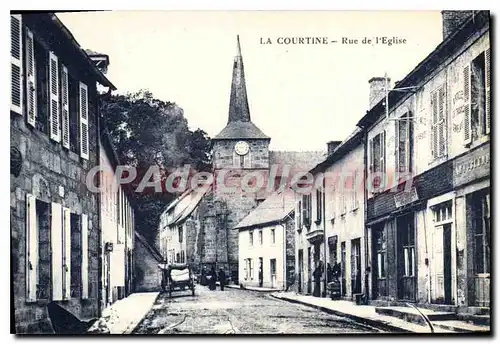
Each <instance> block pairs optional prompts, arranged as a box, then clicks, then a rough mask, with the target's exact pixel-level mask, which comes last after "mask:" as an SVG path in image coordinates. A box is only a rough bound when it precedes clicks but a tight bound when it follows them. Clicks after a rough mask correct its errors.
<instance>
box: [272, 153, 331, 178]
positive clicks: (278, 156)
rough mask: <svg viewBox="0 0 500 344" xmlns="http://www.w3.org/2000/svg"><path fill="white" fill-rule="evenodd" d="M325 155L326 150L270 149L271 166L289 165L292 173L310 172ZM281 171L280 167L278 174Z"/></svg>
mask: <svg viewBox="0 0 500 344" xmlns="http://www.w3.org/2000/svg"><path fill="white" fill-rule="evenodd" d="M325 157H326V151H302V152H300V151H269V166H273V165H277V166H281V167H283V166H288V167H289V168H290V172H291V173H295V172H308V171H309V170H310V169H311V168H313V167H314V166H316V165H317V164H318V163H320V162H321V161H323V160H324V159H325ZM280 172H282V169H280V168H278V171H277V174H279V173H280Z"/></svg>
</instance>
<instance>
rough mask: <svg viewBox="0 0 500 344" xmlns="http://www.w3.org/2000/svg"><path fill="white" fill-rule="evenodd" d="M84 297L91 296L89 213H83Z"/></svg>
mask: <svg viewBox="0 0 500 344" xmlns="http://www.w3.org/2000/svg"><path fill="white" fill-rule="evenodd" d="M81 225H82V228H81V230H82V231H81V233H82V299H88V297H89V243H88V240H89V232H88V229H89V219H88V216H87V214H82V221H81Z"/></svg>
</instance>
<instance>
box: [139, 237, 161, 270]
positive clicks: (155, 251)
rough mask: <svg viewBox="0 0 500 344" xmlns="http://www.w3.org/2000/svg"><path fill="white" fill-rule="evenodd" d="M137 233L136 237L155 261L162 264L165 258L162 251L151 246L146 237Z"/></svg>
mask: <svg viewBox="0 0 500 344" xmlns="http://www.w3.org/2000/svg"><path fill="white" fill-rule="evenodd" d="M134 233H135V237H136V238H137V239H138V240H139V241H140V242H141V243H142V244H143V245H144V246H145V247H146V249H147V250H148V251H149V252H151V255H152V256H153V258H154V259H156V260H157V261H158V262H162V261H163V256H162V254H161V253H160V251H158V249H157V248H156V247H154V246H151V245H150V244H149V243H148V241H147V240H146V238H145V237H143V236H142V235H141V234H139V232H137V231H134Z"/></svg>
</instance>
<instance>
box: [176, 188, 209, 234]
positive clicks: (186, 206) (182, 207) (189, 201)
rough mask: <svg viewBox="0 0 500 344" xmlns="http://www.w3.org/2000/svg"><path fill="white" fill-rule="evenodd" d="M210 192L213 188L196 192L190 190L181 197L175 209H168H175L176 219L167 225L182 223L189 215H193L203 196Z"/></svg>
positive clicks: (199, 189) (200, 189)
mask: <svg viewBox="0 0 500 344" xmlns="http://www.w3.org/2000/svg"><path fill="white" fill-rule="evenodd" d="M209 190H211V187H205V188H197V189H195V190H189V191H187V192H185V193H184V194H183V195H181V196H180V197H179V200H178V201H177V202H176V204H175V205H174V206H173V207H170V206H169V208H167V209H168V211H171V210H172V209H173V212H174V217H173V219H172V220H171V221H169V222H168V223H167V226H172V225H177V224H180V223H182V222H183V221H184V220H185V219H186V218H187V217H188V216H189V215H191V213H192V212H193V210H195V209H196V207H197V206H198V204H199V203H200V201H201V199H202V198H203V196H205V195H206V193H207V192H208V191H209ZM174 202H175V200H174Z"/></svg>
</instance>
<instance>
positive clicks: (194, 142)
mask: <svg viewBox="0 0 500 344" xmlns="http://www.w3.org/2000/svg"><path fill="white" fill-rule="evenodd" d="M100 111H101V114H102V121H103V123H104V126H105V128H106V129H107V131H108V132H109V134H110V136H111V140H112V143H113V145H114V147H115V150H116V153H117V155H118V158H119V160H120V163H121V164H123V165H129V166H134V167H136V169H137V171H138V175H137V178H136V180H134V181H133V182H131V183H130V184H129V185H126V188H127V189H128V194H129V195H131V198H132V202H133V205H134V207H135V209H136V229H137V230H138V231H139V232H140V233H141V234H142V235H143V236H144V237H145V238H146V239H147V240H148V241H150V242H154V241H155V238H156V231H157V227H158V222H159V217H160V215H161V212H162V211H163V209H164V208H165V206H166V205H167V204H168V203H169V202H171V201H172V200H173V199H174V198H175V196H176V195H175V194H171V193H169V192H167V191H166V190H164V192H161V193H156V192H154V190H152V188H150V189H144V192H141V193H138V192H134V191H135V190H136V189H137V186H138V184H139V182H140V180H141V179H142V177H143V175H144V173H145V172H146V171H147V170H148V169H149V167H150V166H152V165H154V166H157V167H158V168H161V169H162V170H163V171H170V170H171V169H175V168H179V167H182V166H184V165H186V164H189V165H190V166H191V168H192V169H195V170H197V171H209V170H210V166H211V162H210V160H211V156H210V138H209V137H208V135H207V134H206V133H205V132H204V131H203V130H201V129H196V130H195V131H191V130H189V127H188V122H187V120H186V118H185V117H184V112H183V110H182V108H180V107H179V106H178V105H176V104H175V103H172V102H168V101H162V100H159V99H156V98H154V97H153V94H152V93H151V92H149V91H147V90H140V91H139V92H136V93H128V94H117V95H113V94H109V93H108V94H103V95H102V96H101V102H100ZM166 176H167V175H165V176H163V177H164V178H166Z"/></svg>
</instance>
